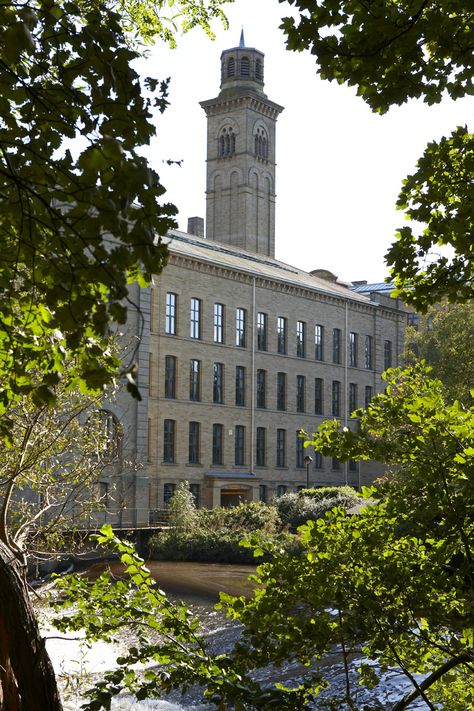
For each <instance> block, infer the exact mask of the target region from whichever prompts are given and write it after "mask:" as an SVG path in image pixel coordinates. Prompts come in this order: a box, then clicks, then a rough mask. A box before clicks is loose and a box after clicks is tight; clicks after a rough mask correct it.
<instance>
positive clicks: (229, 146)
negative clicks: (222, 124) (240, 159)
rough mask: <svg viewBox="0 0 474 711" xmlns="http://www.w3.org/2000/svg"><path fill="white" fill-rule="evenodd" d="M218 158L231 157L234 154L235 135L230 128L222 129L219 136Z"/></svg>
mask: <svg viewBox="0 0 474 711" xmlns="http://www.w3.org/2000/svg"><path fill="white" fill-rule="evenodd" d="M218 153H219V157H220V158H224V157H225V156H231V155H233V154H234V153H235V133H234V132H233V130H232V128H223V129H222V132H221V135H220V136H219V150H218Z"/></svg>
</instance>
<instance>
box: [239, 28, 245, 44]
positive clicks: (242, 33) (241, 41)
mask: <svg viewBox="0 0 474 711" xmlns="http://www.w3.org/2000/svg"><path fill="white" fill-rule="evenodd" d="M239 47H245V39H244V28H243V27H242V29H241V31H240V42H239Z"/></svg>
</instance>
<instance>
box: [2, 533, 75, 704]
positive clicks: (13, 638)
mask: <svg viewBox="0 0 474 711" xmlns="http://www.w3.org/2000/svg"><path fill="white" fill-rule="evenodd" d="M38 709H41V711H62V704H61V700H60V698H59V693H58V688H57V685H56V677H55V674H54V669H53V665H52V664H51V660H50V658H49V656H48V653H47V651H46V648H45V644H44V640H43V639H42V637H41V634H40V631H39V627H38V623H37V621H36V618H35V614H34V611H33V607H32V605H31V602H30V598H29V595H28V588H27V585H26V580H25V575H24V570H23V568H22V566H21V564H20V563H19V561H18V560H17V559H16V558H15V557H14V556H13V554H12V552H11V551H10V550H9V549H8V548H7V546H5V545H4V543H2V542H1V541H0V711H38Z"/></svg>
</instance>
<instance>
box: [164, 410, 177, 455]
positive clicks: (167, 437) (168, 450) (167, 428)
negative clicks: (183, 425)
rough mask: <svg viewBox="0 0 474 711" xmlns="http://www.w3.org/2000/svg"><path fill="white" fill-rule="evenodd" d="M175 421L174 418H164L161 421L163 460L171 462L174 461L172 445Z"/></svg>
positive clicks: (173, 442)
mask: <svg viewBox="0 0 474 711" xmlns="http://www.w3.org/2000/svg"><path fill="white" fill-rule="evenodd" d="M175 430H176V423H175V421H174V420H165V421H164V423H163V461H164V462H168V463H169V464H171V463H172V462H174V445H175V434H176V432H175Z"/></svg>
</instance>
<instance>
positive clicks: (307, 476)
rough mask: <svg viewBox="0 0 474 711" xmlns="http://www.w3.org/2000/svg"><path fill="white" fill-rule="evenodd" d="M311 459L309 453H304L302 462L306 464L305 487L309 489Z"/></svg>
mask: <svg viewBox="0 0 474 711" xmlns="http://www.w3.org/2000/svg"><path fill="white" fill-rule="evenodd" d="M312 461H313V459H312V457H310V456H309V454H307V455H306V457H305V458H304V463H305V464H306V488H307V489H309V465H310V464H311V462H312Z"/></svg>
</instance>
